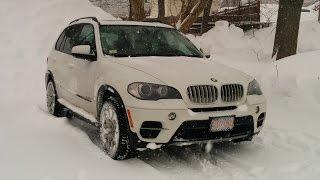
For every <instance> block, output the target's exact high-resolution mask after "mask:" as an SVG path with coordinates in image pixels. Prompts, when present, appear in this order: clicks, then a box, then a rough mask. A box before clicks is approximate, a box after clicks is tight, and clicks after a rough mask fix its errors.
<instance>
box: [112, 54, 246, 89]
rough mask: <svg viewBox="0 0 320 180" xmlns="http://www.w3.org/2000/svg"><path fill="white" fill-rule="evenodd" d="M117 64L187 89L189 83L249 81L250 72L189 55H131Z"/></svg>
mask: <svg viewBox="0 0 320 180" xmlns="http://www.w3.org/2000/svg"><path fill="white" fill-rule="evenodd" d="M116 62H117V63H118V64H121V65H124V66H127V67H130V68H134V69H136V70H139V71H143V72H145V73H146V74H148V75H150V76H152V77H154V78H157V79H158V80H160V81H162V82H163V83H165V84H166V85H169V86H172V87H175V88H182V89H186V87H188V86H190V85H208V84H215V85H219V84H220V85H221V84H229V83H239V84H248V83H249V81H250V80H251V79H252V78H251V77H250V76H248V75H246V74H245V73H242V72H240V71H238V70H235V69H233V68H230V67H227V66H225V65H222V64H220V63H217V62H214V61H212V60H208V59H202V58H190V57H131V58H123V59H119V60H118V61H116Z"/></svg>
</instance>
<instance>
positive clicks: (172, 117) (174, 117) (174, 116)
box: [168, 112, 177, 120]
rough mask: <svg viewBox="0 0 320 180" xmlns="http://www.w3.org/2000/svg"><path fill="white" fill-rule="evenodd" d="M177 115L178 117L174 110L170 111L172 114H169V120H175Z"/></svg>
mask: <svg viewBox="0 0 320 180" xmlns="http://www.w3.org/2000/svg"><path fill="white" fill-rule="evenodd" d="M176 117H177V114H176V113H174V112H172V113H170V114H169V115H168V119H169V120H175V119H176Z"/></svg>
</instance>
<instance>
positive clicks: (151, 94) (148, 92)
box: [128, 82, 182, 101]
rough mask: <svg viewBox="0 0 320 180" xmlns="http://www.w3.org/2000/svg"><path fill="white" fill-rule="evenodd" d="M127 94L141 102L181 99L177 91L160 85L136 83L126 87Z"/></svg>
mask: <svg viewBox="0 0 320 180" xmlns="http://www.w3.org/2000/svg"><path fill="white" fill-rule="evenodd" d="M128 92H129V94H131V95H132V96H134V97H136V98H138V99H142V100H154V101H156V100H159V99H182V97H181V94H180V93H179V91H178V90H176V89H175V88H173V87H169V86H165V85H160V84H152V83H144V82H136V83H132V84H130V85H129V86H128Z"/></svg>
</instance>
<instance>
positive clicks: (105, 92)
mask: <svg viewBox="0 0 320 180" xmlns="http://www.w3.org/2000/svg"><path fill="white" fill-rule="evenodd" d="M110 97H113V98H116V100H117V101H118V102H119V103H120V104H121V108H122V111H123V113H124V115H125V117H127V113H126V110H125V106H124V103H123V100H122V98H121V96H120V94H119V93H118V91H117V90H116V89H115V88H114V87H112V86H110V85H107V84H104V85H101V86H100V88H99V90H98V93H97V100H96V111H97V115H96V116H97V120H98V121H100V119H99V114H100V111H101V108H102V106H103V103H104V102H105V101H106V100H107V99H108V98H110Z"/></svg>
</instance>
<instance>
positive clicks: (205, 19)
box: [201, 0, 213, 34]
mask: <svg viewBox="0 0 320 180" xmlns="http://www.w3.org/2000/svg"><path fill="white" fill-rule="evenodd" d="M212 1H213V0H208V1H207V2H206V4H205V7H204V11H203V17H202V24H201V34H203V33H204V32H207V31H208V29H209V28H208V25H209V24H208V23H209V17H210V12H211V6H212Z"/></svg>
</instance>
